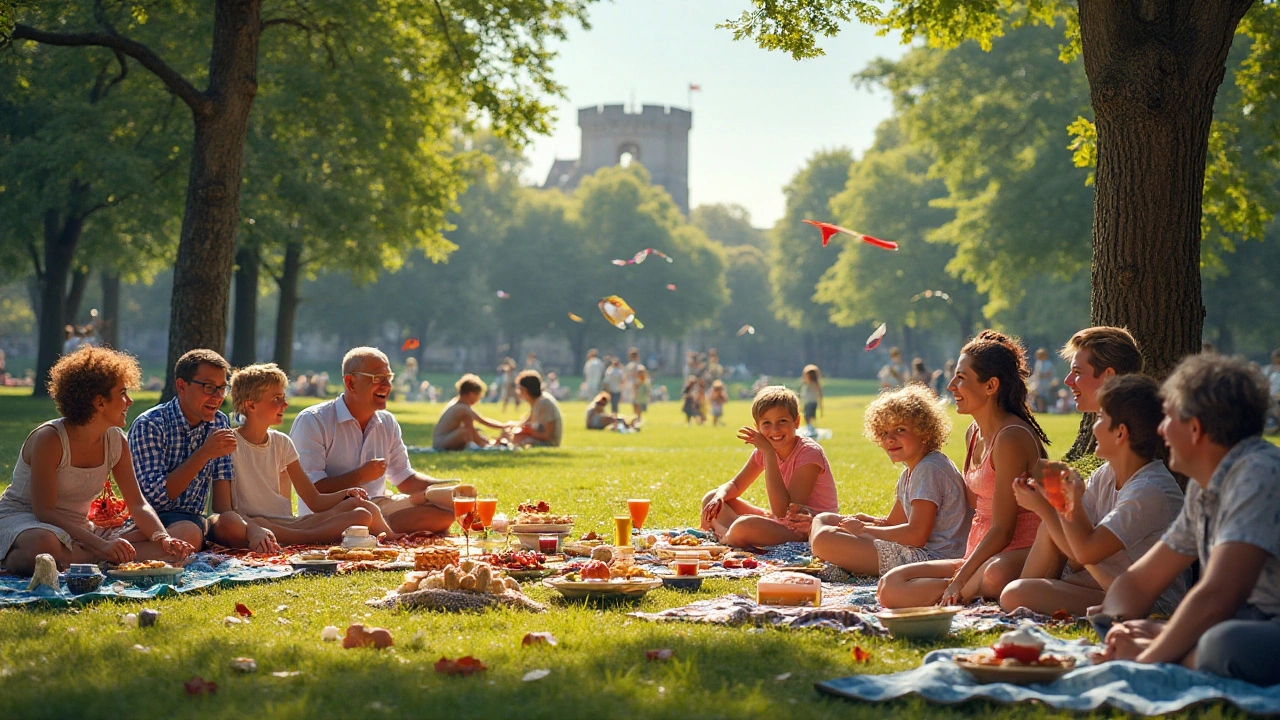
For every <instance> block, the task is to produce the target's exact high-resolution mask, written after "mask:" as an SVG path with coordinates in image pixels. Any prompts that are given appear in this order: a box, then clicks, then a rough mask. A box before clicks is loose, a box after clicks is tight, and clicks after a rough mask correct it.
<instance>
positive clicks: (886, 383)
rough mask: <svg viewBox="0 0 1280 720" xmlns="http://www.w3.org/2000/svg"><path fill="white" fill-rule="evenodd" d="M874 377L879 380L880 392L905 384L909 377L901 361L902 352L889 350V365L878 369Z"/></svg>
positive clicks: (894, 349)
mask: <svg viewBox="0 0 1280 720" xmlns="http://www.w3.org/2000/svg"><path fill="white" fill-rule="evenodd" d="M876 377H877V378H879V380H880V389H881V390H892V389H893V388H896V387H901V386H903V385H905V384H906V383H907V380H908V379H909V378H910V375H909V374H908V372H907V366H906V364H905V363H904V362H903V361H902V350H900V349H899V348H896V347H891V348H889V363H888V364H887V365H885V366H884V367H882V368H880V372H879V373H877V375H876Z"/></svg>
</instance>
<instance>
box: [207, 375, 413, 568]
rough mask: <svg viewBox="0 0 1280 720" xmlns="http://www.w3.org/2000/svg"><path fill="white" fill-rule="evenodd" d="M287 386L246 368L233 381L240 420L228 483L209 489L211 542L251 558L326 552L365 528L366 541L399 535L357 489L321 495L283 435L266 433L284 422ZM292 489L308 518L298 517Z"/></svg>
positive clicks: (284, 381) (281, 378)
mask: <svg viewBox="0 0 1280 720" xmlns="http://www.w3.org/2000/svg"><path fill="white" fill-rule="evenodd" d="M288 385H289V378H288V376H286V375H285V374H284V371H283V370H281V369H280V368H278V367H276V365H275V363H268V364H265V365H250V366H249V367H246V368H242V369H240V370H237V371H236V372H235V374H233V375H232V376H231V403H232V407H234V408H235V412H236V413H237V414H239V415H241V416H243V418H244V424H243V425H241V426H240V427H239V428H237V429H236V436H237V437H236V440H237V442H236V449H235V452H234V453H232V456H231V460H232V464H233V465H234V467H235V473H234V479H232V480H230V481H224V480H220V481H218V482H215V483H214V485H213V510H214V512H217V513H219V517H218V522H217V524H216V525H215V526H214V531H213V538H214V540H216V541H218V542H219V543H221V544H223V545H226V546H228V547H247V548H249V549H251V550H253V551H254V552H261V553H272V552H279V551H280V543H284V544H286V545H294V544H326V543H337V542H341V540H342V531H343V530H345V529H347V528H348V527H350V526H352V525H364V526H366V527H368V528H369V532H370V534H372V535H374V536H377V535H381V534H384V533H385V534H386V535H387V539H394V538H395V537H399V535H398V534H397V533H395V532H393V531H392V530H391V528H390V527H389V526H388V525H387V522H386V520H384V519H383V517H382V511H380V510H379V509H378V506H377V505H374V504H373V503H372V502H370V501H369V496H368V495H367V494H366V493H365V491H364V489H363V488H349V489H347V490H344V491H342V492H335V493H323V494H322V493H320V492H319V491H318V490H316V486H315V485H313V484H312V483H311V480H310V479H308V478H307V474H306V473H305V472H303V471H302V466H301V465H300V464H299V463H298V451H297V450H296V449H295V448H294V446H293V441H292V440H291V439H290V438H289V436H288V435H285V434H284V433H282V432H279V431H277V430H272V429H271V426H272V425H279V424H281V423H283V422H284V411H285V408H287V407H289V401H288V400H286V399H285V388H286V387H288ZM290 484H292V486H293V487H294V488H296V489H297V491H298V496H299V497H300V498H302V500H303V501H304V502H306V503H307V506H308V507H310V508H311V509H312V511H313V514H311V515H307V516H306V517H302V518H299V517H296V516H295V515H294V513H293V495H292V492H291V491H290V489H289V486H290Z"/></svg>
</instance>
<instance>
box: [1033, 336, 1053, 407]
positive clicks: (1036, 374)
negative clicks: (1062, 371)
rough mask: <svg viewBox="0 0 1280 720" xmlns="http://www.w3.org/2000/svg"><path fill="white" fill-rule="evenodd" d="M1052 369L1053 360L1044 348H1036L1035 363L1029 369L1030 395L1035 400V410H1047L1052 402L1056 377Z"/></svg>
mask: <svg viewBox="0 0 1280 720" xmlns="http://www.w3.org/2000/svg"><path fill="white" fill-rule="evenodd" d="M1055 374H1056V373H1055V372H1054V369H1053V360H1051V359H1050V358H1049V351H1048V350H1046V349H1045V348H1040V349H1039V350H1036V364H1035V367H1034V368H1033V369H1032V371H1031V396H1032V398H1033V399H1034V400H1035V403H1034V404H1033V405H1034V408H1035V411H1036V412H1048V411H1049V406H1050V405H1052V404H1053V399H1054V398H1053V394H1054V393H1053V387H1054V385H1056V384H1057V382H1056V380H1057V378H1056V377H1054V376H1055Z"/></svg>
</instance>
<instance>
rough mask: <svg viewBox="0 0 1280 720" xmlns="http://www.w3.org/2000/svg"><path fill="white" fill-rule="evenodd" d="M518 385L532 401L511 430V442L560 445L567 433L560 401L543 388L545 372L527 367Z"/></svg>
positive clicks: (519, 389)
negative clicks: (527, 412) (524, 414)
mask: <svg viewBox="0 0 1280 720" xmlns="http://www.w3.org/2000/svg"><path fill="white" fill-rule="evenodd" d="M516 388H517V391H518V392H519V393H520V397H521V399H523V400H524V401H525V402H527V403H529V414H528V415H526V416H525V418H524V419H523V420H521V421H520V424H519V425H518V426H516V427H515V428H514V431H513V432H511V433H510V435H509V437H510V440H511V442H512V443H513V444H515V445H519V446H524V447H560V440H561V438H563V437H564V420H563V418H562V417H561V415H560V404H559V403H557V402H556V400H555V398H553V397H551V395H549V394H547V393H545V392H543V391H542V376H541V375H539V374H538V372H537V371H536V370H525V371H524V372H522V373H520V376H519V377H517V378H516Z"/></svg>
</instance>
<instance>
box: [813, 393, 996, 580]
mask: <svg viewBox="0 0 1280 720" xmlns="http://www.w3.org/2000/svg"><path fill="white" fill-rule="evenodd" d="M862 421H863V428H864V429H863V433H864V434H865V435H866V436H867V439H868V440H870V441H872V442H874V443H877V444H878V445H880V447H882V448H884V451H885V453H886V454H887V455H888V456H889V460H890V461H892V462H894V463H902V464H904V465H905V466H906V467H905V468H904V469H903V471H902V474H901V475H899V476H898V484H897V487H896V488H895V489H894V493H893V494H894V498H895V500H894V503H893V509H892V510H890V511H889V514H888V515H887V516H885V517H873V516H871V515H864V514H862V513H858V514H856V515H850V516H841V515H837V514H835V513H824V514H822V515H819V516H818V517H816V518H814V520H813V529H812V530H811V532H810V534H809V543H810V544H811V545H812V546H813V554H814V555H815V556H816V557H819V558H822V559H823V560H826V561H827V562H832V563H835V564H836V565H839V566H840V567H842V568H844V569H845V570H848V571H849V572H851V573H853V574H855V575H883V574H884V573H886V572H888V571H890V570H892V569H893V568H895V567H898V566H899V565H906V564H907V563H915V562H924V561H926V560H946V559H956V558H961V557H964V551H965V543H966V541H967V540H968V539H969V525H970V523H971V516H972V514H973V508H971V507H970V506H969V501H968V500H967V499H966V498H965V491H964V478H963V477H962V476H961V475H960V471H959V470H957V469H956V466H955V464H954V463H952V462H951V460H950V459H949V458H947V456H946V455H943V454H942V450H941V448H942V445H943V444H944V443H945V442H946V441H947V435H949V434H950V433H951V420H950V419H949V418H948V417H947V413H946V411H945V410H943V409H942V406H941V405H940V404H939V403H938V399H937V397H936V396H934V394H933V391H932V390H930V389H928V388H927V387H926V386H924V385H916V384H912V385H907V386H906V387H904V388H902V389H900V390H895V391H893V392H888V393H883V394H881V395H880V397H878V398H876V399H875V400H874V401H872V403H871V404H870V405H869V406H867V411H866V413H865V414H864V415H863V419H862Z"/></svg>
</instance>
